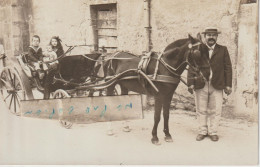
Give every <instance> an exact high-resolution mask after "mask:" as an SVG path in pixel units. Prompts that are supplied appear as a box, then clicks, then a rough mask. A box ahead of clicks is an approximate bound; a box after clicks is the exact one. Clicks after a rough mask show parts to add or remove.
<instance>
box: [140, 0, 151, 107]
mask: <svg viewBox="0 0 260 167" xmlns="http://www.w3.org/2000/svg"><path fill="white" fill-rule="evenodd" d="M150 2H151V0H144V28H145V52H146V53H148V52H150V51H151V28H152V27H151V23H150V10H151V8H150V4H151V3H150ZM148 99H149V97H148V96H147V95H142V104H143V108H147V102H148Z"/></svg>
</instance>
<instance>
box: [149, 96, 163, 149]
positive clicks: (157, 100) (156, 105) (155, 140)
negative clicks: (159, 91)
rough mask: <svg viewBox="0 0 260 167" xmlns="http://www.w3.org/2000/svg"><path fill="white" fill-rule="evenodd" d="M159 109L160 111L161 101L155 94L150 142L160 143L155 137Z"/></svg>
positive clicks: (158, 120)
mask: <svg viewBox="0 0 260 167" xmlns="http://www.w3.org/2000/svg"><path fill="white" fill-rule="evenodd" d="M161 111H162V101H161V98H160V96H155V104H154V126H153V131H152V135H153V138H152V140H151V141H152V143H153V144H156V145H158V144H160V143H159V139H158V137H157V127H158V124H159V122H160V119H161Z"/></svg>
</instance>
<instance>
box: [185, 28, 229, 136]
mask: <svg viewBox="0 0 260 167" xmlns="http://www.w3.org/2000/svg"><path fill="white" fill-rule="evenodd" d="M202 34H204V37H205V42H206V44H205V45H204V44H203V46H202V48H204V49H203V50H205V53H204V54H205V55H206V56H205V58H206V59H208V61H209V65H210V69H208V70H210V71H208V73H210V75H209V76H206V81H202V79H201V78H197V79H192V78H194V73H193V72H192V71H191V70H189V72H188V86H189V91H190V92H191V93H192V92H193V90H195V103H196V112H197V115H198V121H199V134H198V136H197V138H196V140H197V141H201V140H203V139H204V138H205V137H206V136H209V137H210V139H211V140H212V141H218V139H219V137H218V135H217V128H218V125H219V119H220V116H221V112H222V103H223V90H224V92H225V93H226V94H227V95H229V94H230V93H231V92H232V89H231V87H232V65H231V60H230V57H229V53H228V50H227V47H226V46H222V45H219V44H217V43H216V42H217V38H218V34H220V32H219V31H218V29H217V28H214V27H208V28H206V29H205V31H204V32H202ZM202 54H203V53H202ZM195 78H196V77H195Z"/></svg>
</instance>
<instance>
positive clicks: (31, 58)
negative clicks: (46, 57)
mask: <svg viewBox="0 0 260 167" xmlns="http://www.w3.org/2000/svg"><path fill="white" fill-rule="evenodd" d="M39 44H40V37H39V36H38V35H34V36H33V37H32V45H31V46H29V49H28V57H27V60H28V64H30V65H31V66H32V67H34V69H35V70H36V71H37V73H38V76H39V79H43V77H44V71H43V70H42V68H41V66H42V60H43V55H42V48H41V47H40V46H39Z"/></svg>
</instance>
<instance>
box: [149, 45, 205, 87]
mask: <svg viewBox="0 0 260 167" xmlns="http://www.w3.org/2000/svg"><path fill="white" fill-rule="evenodd" d="M200 44H201V43H200V42H198V43H196V44H189V45H188V47H189V51H188V52H189V53H188V55H187V56H186V58H185V60H184V61H183V62H182V63H181V64H180V65H179V66H178V67H177V68H174V67H172V66H171V65H169V64H168V63H167V62H166V61H165V60H164V59H163V58H162V55H163V54H164V53H161V54H160V55H159V56H158V58H157V63H156V67H155V71H154V75H153V79H156V76H157V73H158V67H159V64H162V65H163V66H164V67H165V68H166V69H167V70H168V71H169V72H170V73H171V74H173V75H174V76H176V77H177V78H179V79H180V80H181V81H182V82H183V83H184V84H185V85H187V83H186V81H184V80H183V79H182V78H181V74H178V73H177V71H178V70H179V69H180V68H181V67H183V66H184V65H185V66H186V65H189V68H192V70H193V71H194V72H196V73H197V74H198V75H199V77H202V78H203V80H205V81H206V78H205V76H204V75H203V73H202V72H201V70H200V67H199V66H198V64H197V63H196V61H195V60H194V58H193V56H192V55H194V49H193V47H195V46H198V45H200ZM189 58H190V59H191V60H192V62H193V63H191V62H189ZM192 64H194V65H192ZM186 70H187V68H186ZM197 78H198V77H193V78H189V79H197Z"/></svg>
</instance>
